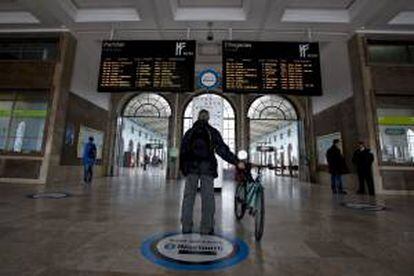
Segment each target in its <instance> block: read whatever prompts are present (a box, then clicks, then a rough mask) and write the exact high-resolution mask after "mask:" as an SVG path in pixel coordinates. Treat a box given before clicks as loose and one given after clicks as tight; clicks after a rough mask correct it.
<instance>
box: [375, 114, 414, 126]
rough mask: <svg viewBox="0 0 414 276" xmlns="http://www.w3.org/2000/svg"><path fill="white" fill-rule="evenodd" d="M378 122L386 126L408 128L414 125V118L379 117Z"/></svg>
mask: <svg viewBox="0 0 414 276" xmlns="http://www.w3.org/2000/svg"><path fill="white" fill-rule="evenodd" d="M378 122H379V124H380V125H383V126H384V125H385V126H406V125H409V126H410V125H414V117H404V116H386V117H379V118H378Z"/></svg>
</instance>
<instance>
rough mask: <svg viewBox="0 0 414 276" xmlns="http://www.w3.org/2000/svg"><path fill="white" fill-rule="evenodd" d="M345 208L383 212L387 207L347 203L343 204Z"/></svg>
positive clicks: (373, 204) (366, 203)
mask: <svg viewBox="0 0 414 276" xmlns="http://www.w3.org/2000/svg"><path fill="white" fill-rule="evenodd" d="M343 205H344V206H345V207H348V208H352V209H357V210H363V211H382V210H385V206H384V205H381V204H377V203H371V202H345V203H343Z"/></svg>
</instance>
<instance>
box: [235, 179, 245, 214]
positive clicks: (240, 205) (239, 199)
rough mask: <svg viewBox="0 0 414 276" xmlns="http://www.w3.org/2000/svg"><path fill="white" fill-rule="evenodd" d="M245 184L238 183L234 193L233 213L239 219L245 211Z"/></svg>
mask: <svg viewBox="0 0 414 276" xmlns="http://www.w3.org/2000/svg"><path fill="white" fill-rule="evenodd" d="M246 193H247V192H246V185H244V184H239V185H237V188H236V193H235V195H234V214H235V215H236V218H237V219H238V220H241V219H242V218H243V217H244V214H245V213H246Z"/></svg>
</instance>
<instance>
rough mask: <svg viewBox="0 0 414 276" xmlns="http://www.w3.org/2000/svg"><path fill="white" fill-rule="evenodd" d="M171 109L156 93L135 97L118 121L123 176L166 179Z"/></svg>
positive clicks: (118, 155) (120, 164)
mask: <svg viewBox="0 0 414 276" xmlns="http://www.w3.org/2000/svg"><path fill="white" fill-rule="evenodd" d="M170 117H171V107H170V105H169V103H168V102H167V100H165V99H164V98H163V97H162V96H160V95H158V94H155V93H141V94H138V95H136V96H134V97H132V98H131V99H130V100H129V101H128V102H127V103H126V104H125V106H124V108H123V109H122V111H121V117H120V120H119V122H118V123H119V128H118V129H119V130H118V132H119V133H118V139H117V140H118V141H128V143H126V144H125V143H118V146H117V156H116V157H115V158H116V160H117V165H118V167H119V168H121V170H120V173H121V174H125V173H128V174H131V173H151V174H157V175H159V174H163V175H165V172H166V166H167V160H166V158H167V151H168V137H169V133H168V130H169V118H170ZM134 145H136V146H134Z"/></svg>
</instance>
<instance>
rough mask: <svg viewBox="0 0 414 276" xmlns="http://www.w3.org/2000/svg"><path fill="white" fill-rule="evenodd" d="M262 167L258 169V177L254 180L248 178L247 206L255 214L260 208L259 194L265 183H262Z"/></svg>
mask: <svg viewBox="0 0 414 276" xmlns="http://www.w3.org/2000/svg"><path fill="white" fill-rule="evenodd" d="M261 170H262V168H260V167H259V168H258V171H257V176H256V179H254V181H253V182H248V181H247V180H246V183H245V185H246V199H245V201H246V205H247V208H248V209H249V210H251V212H252V213H253V214H255V213H256V211H257V210H258V207H259V206H258V205H259V201H258V199H259V197H258V195H259V194H261V193H262V192H263V190H264V188H263V185H262V173H261Z"/></svg>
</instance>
